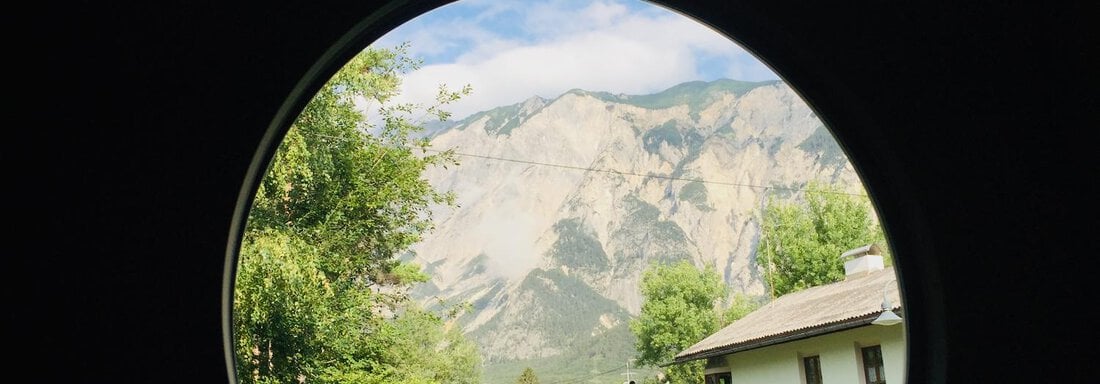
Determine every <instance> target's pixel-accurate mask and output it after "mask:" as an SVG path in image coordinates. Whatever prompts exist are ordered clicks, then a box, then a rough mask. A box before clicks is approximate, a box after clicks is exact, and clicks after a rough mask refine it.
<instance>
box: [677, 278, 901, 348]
mask: <svg viewBox="0 0 1100 384" xmlns="http://www.w3.org/2000/svg"><path fill="white" fill-rule="evenodd" d="M883 291H885V295H886V297H888V298H889V300H890V304H891V309H892V310H898V309H900V308H901V297H900V295H899V293H898V285H897V278H896V276H895V274H894V269H893V268H892V267H886V268H884V269H882V270H878V271H870V272H865V273H859V274H855V275H851V276H848V277H847V278H846V279H845V280H843V281H839V282H836V283H832V284H826V285H821V286H817V287H811V288H807V289H804V290H802V291H798V292H794V293H789V294H786V295H783V296H782V297H779V298H777V299H775V300H773V301H772V302H770V303H768V304H766V305H764V306H763V307H760V308H759V309H757V310H755V311H753V312H751V313H749V314H748V315H746V316H745V317H743V318H741V319H740V320H737V321H734V322H733V323H732V324H730V325H728V326H726V327H725V328H722V329H721V330H719V331H718V332H715V333H714V334H712V335H710V336H708V337H707V338H705V339H703V340H701V341H699V342H698V343H695V345H692V346H690V347H688V348H687V349H685V350H684V351H682V352H680V353H679V354H677V355H676V357H675V358H674V359H673V361H672V363H680V362H685V361H691V360H697V359H703V358H707V357H712V356H717V355H724V354H728V353H734V352H739V351H744V350H748V349H754V348H759V347H763V346H767V345H773V344H779V343H783V342H787V341H792V340H797V339H803V338H806V337H811V336H816V335H820V334H825V333H829V332H835V331H839V330H844V329H849V328H854V327H859V326H864V325H867V324H870V323H871V321H872V320H874V319H875V317H877V316H878V314H879V313H881V312H882V302H883V301H882V299H883V295H884V293H883Z"/></svg>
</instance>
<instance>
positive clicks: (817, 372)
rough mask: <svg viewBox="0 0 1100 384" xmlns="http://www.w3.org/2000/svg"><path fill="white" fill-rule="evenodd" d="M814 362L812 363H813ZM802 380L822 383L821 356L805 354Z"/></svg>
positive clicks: (811, 383) (809, 382)
mask: <svg viewBox="0 0 1100 384" xmlns="http://www.w3.org/2000/svg"><path fill="white" fill-rule="evenodd" d="M811 362H812V364H811ZM802 373H803V374H802V380H803V382H805V383H806V384H822V378H821V356H820V355H812V356H803V357H802Z"/></svg>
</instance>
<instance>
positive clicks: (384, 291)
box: [233, 45, 480, 383]
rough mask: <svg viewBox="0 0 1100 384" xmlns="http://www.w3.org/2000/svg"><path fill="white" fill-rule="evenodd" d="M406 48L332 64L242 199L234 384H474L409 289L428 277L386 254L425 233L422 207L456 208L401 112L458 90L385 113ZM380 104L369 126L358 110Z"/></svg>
mask: <svg viewBox="0 0 1100 384" xmlns="http://www.w3.org/2000/svg"><path fill="white" fill-rule="evenodd" d="M405 48H406V46H404V45H402V46H398V47H396V48H395V49H374V48H368V49H366V50H364V51H363V52H361V53H360V54H359V55H357V56H355V57H354V58H353V59H352V60H351V61H350V62H349V63H348V64H347V65H346V66H344V67H343V68H342V69H340V70H339V71H338V72H337V73H336V74H335V75H334V76H333V77H332V78H331V79H330V80H329V81H328V83H326V84H325V85H324V86H323V87H322V88H321V89H320V91H318V93H317V94H316V95H315V96H314V98H313V99H311V101H310V102H309V103H308V104H307V105H306V106H305V108H304V110H303V111H302V113H301V114H300V115H299V116H298V118H297V119H296V120H295V121H294V123H293V124H292V125H291V127H290V129H289V131H288V132H287V133H286V136H285V138H284V139H283V141H282V143H281V144H280V146H279V147H278V149H277V151H276V153H275V156H274V158H273V160H272V162H271V164H270V166H269V168H268V170H267V173H266V175H265V177H264V179H263V180H262V181H261V184H260V186H259V189H258V191H257V193H256V196H255V198H254V200H253V205H252V210H251V211H250V212H249V218H248V222H247V225H246V228H245V233H244V237H243V238H242V245H241V252H240V260H239V265H238V268H237V279H236V284H235V287H234V303H233V310H234V312H233V330H234V337H235V343H236V344H235V354H236V363H237V372H238V378H239V380H240V381H241V382H242V383H299V382H319V383H382V382H406V383H442V382H448V383H452V382H454V383H472V382H476V381H478V377H479V372H478V367H479V366H480V362H479V357H478V355H477V351H476V348H475V347H474V346H473V344H472V343H470V342H469V341H467V340H465V339H463V338H462V336H461V335H460V334H459V333H458V331H457V330H455V329H450V328H449V327H448V324H449V322H450V320H452V317H453V315H454V314H453V313H451V314H447V315H443V316H441V315H437V314H433V313H429V312H426V311H424V310H422V309H421V308H419V307H418V306H417V305H415V303H412V302H411V300H410V299H409V297H408V294H407V292H408V289H409V288H410V286H411V285H412V284H414V283H417V282H423V281H426V280H427V278H428V276H427V275H425V274H424V273H422V272H420V270H419V268H418V267H417V266H416V265H413V264H407V263H402V262H400V261H399V260H398V259H397V258H396V256H397V255H398V254H400V253H402V252H405V251H407V250H408V248H409V247H410V246H411V245H413V244H414V243H416V242H417V241H419V240H420V238H421V236H422V235H423V234H424V233H426V232H428V231H430V230H431V229H432V216H431V210H430V209H429V208H430V206H431V205H434V204H444V205H453V201H454V197H453V196H452V195H451V194H449V193H446V192H441V191H437V190H435V189H434V188H433V187H432V186H431V185H430V184H429V183H428V182H427V181H426V180H425V179H423V178H422V176H421V175H422V173H423V172H424V171H425V170H426V169H427V168H428V167H434V166H444V167H446V166H449V165H454V164H457V163H456V161H455V160H454V157H453V153H452V152H449V151H445V152H431V153H429V152H427V151H425V149H427V146H428V142H427V140H424V139H417V138H415V137H414V134H415V133H417V132H418V131H420V130H421V129H422V128H421V127H420V126H419V125H418V122H417V121H414V120H413V119H412V117H411V115H412V114H413V113H414V112H420V111H422V112H423V113H425V114H431V115H434V116H435V117H437V118H440V119H445V118H447V114H446V112H444V111H443V110H442V109H441V108H440V106H442V105H444V104H447V103H450V102H453V101H455V100H457V99H458V98H460V97H461V96H463V95H465V94H467V93H468V92H469V87H466V88H463V89H462V90H460V91H457V92H451V91H448V90H447V89H446V88H445V87H441V88H440V92H439V95H438V99H437V104H434V105H432V106H428V107H424V106H420V105H414V104H394V103H392V102H391V99H392V98H393V97H394V96H396V95H397V90H398V86H399V85H400V76H401V75H402V74H404V73H407V72H408V71H409V70H411V69H415V68H416V67H417V66H418V65H419V62H417V61H415V60H412V59H409V58H408V57H406V56H405V52H406V50H405ZM363 103H369V104H371V105H375V106H377V107H378V111H379V115H378V117H377V118H375V119H373V120H375V121H376V122H375V123H371V122H370V121H371V119H368V118H367V116H365V115H364V114H363V113H362V112H360V111H361V110H362V108H360V106H361V105H362V104H363Z"/></svg>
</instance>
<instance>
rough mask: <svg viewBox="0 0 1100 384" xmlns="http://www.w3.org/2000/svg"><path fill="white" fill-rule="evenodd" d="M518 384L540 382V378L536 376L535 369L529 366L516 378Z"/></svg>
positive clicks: (537, 383) (536, 383)
mask: <svg viewBox="0 0 1100 384" xmlns="http://www.w3.org/2000/svg"><path fill="white" fill-rule="evenodd" d="M516 384H539V378H538V377H536V376H535V370H533V369H531V367H527V368H525V369H524V370H523V373H521V374H520V375H519V378H518V379H516Z"/></svg>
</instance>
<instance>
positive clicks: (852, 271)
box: [840, 244, 885, 279]
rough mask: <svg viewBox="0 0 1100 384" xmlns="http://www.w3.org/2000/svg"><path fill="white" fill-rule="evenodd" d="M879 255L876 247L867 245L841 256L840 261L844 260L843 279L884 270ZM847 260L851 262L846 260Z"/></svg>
mask: <svg viewBox="0 0 1100 384" xmlns="http://www.w3.org/2000/svg"><path fill="white" fill-rule="evenodd" d="M881 253H882V252H880V251H879V249H878V246H876V245H874V244H868V245H864V246H862V247H859V248H854V249H850V250H848V251H847V252H844V253H843V254H841V255H840V259H841V260H845V261H844V278H845V279H847V278H851V277H853V276H856V277H858V276H862V275H865V274H868V273H871V272H874V271H881V270H882V269H883V268H885V266H884V264H883V263H882V255H881ZM849 258H851V260H848V259H849Z"/></svg>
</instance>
